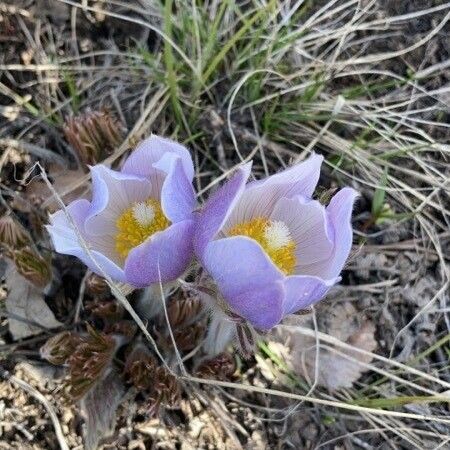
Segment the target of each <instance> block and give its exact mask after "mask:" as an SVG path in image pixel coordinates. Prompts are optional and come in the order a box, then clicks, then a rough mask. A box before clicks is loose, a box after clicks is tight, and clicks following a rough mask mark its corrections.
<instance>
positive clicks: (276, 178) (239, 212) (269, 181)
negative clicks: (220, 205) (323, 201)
mask: <svg viewBox="0 0 450 450" xmlns="http://www.w3.org/2000/svg"><path fill="white" fill-rule="evenodd" d="M322 161H323V156H321V155H317V154H315V153H313V154H312V155H311V156H310V157H309V158H308V159H307V160H306V161H304V162H302V163H300V164H296V165H295V166H293V167H290V168H289V169H286V170H283V171H282V172H280V173H277V174H275V175H272V176H270V177H268V178H266V179H264V180H259V181H256V182H252V183H249V184H248V185H247V188H246V190H245V192H244V193H243V194H242V196H241V199H240V201H239V204H238V205H237V207H236V208H235V210H234V211H233V214H232V215H231V216H230V218H229V220H228V222H227V224H226V226H225V228H229V227H232V226H233V225H235V224H237V223H242V222H247V221H249V220H251V219H253V218H255V217H269V216H270V214H271V213H272V211H273V208H274V206H275V204H276V202H277V201H278V200H279V199H280V198H282V197H287V198H291V197H294V196H296V195H302V196H303V197H306V198H309V197H311V196H312V194H313V192H314V189H315V187H316V185H317V182H318V180H319V176H320V166H321V165H322Z"/></svg>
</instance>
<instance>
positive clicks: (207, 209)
mask: <svg viewBox="0 0 450 450" xmlns="http://www.w3.org/2000/svg"><path fill="white" fill-rule="evenodd" d="M251 166H252V165H251V163H247V164H245V165H243V166H241V167H240V168H239V169H238V170H237V173H236V174H235V175H234V176H233V177H232V178H231V179H230V180H229V181H228V182H226V183H225V184H224V185H223V186H222V187H220V188H219V189H218V190H217V191H216V192H214V193H213V194H212V195H211V196H210V197H209V199H208V201H207V202H206V204H205V205H204V207H203V209H202V211H201V212H200V214H199V216H198V218H197V227H196V228H197V231H196V235H195V237H194V250H195V252H196V254H197V256H199V257H200V258H201V255H202V253H203V251H204V249H205V247H206V245H207V244H208V242H209V241H210V240H211V239H214V237H215V236H216V234H217V233H218V232H219V231H220V229H221V228H222V226H223V224H224V223H225V222H226V220H227V218H228V216H229V215H230V214H231V212H232V211H233V208H234V207H235V205H236V203H237V202H238V201H239V198H240V196H241V195H242V192H243V191H244V189H245V183H246V181H247V178H248V177H249V175H250V170H251Z"/></svg>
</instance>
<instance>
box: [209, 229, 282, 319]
mask: <svg viewBox="0 0 450 450" xmlns="http://www.w3.org/2000/svg"><path fill="white" fill-rule="evenodd" d="M203 265H204V267H205V269H206V271H207V272H208V273H209V275H211V277H212V278H213V279H214V281H215V282H216V284H217V286H218V287H219V290H220V292H221V294H222V295H223V297H224V298H225V300H226V301H227V302H228V304H229V305H230V307H231V309H232V310H233V311H234V312H235V313H237V314H239V315H240V316H242V317H244V318H245V319H247V320H249V321H250V322H252V323H254V324H255V326H261V324H262V323H264V320H266V324H267V323H269V322H270V323H271V322H273V321H276V320H279V318H280V317H281V315H280V314H281V305H282V300H283V295H284V294H283V289H281V288H280V286H278V284H279V283H280V282H281V280H282V279H283V274H282V273H281V272H280V271H279V270H278V268H277V267H276V266H275V265H274V264H273V263H272V261H271V260H270V258H269V257H268V256H267V255H266V253H265V252H264V250H263V249H262V247H261V246H260V245H259V244H258V243H257V242H256V241H254V240H253V239H250V238H248V237H245V236H233V237H229V238H224V239H218V240H216V241H211V242H210V243H209V244H208V245H207V246H206V249H205V251H204V253H203ZM265 317H266V319H265Z"/></svg>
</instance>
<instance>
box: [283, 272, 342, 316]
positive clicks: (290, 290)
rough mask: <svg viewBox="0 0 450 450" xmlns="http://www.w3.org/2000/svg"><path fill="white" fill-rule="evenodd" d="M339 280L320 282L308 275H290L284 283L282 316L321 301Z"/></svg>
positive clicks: (319, 279) (320, 280) (318, 279)
mask: <svg viewBox="0 0 450 450" xmlns="http://www.w3.org/2000/svg"><path fill="white" fill-rule="evenodd" d="M339 280H340V278H339V277H338V278H333V279H331V280H322V279H321V278H318V277H312V276H308V275H292V276H290V277H287V278H286V279H285V282H284V287H285V289H286V297H285V300H284V303H283V315H288V314H292V313H295V312H297V311H298V310H300V309H303V308H306V307H308V306H310V305H313V304H314V303H317V302H318V301H319V300H321V299H322V298H323V297H324V296H325V294H326V293H327V292H328V290H329V289H330V287H331V286H333V285H334V284H336V283H337V282H338V281H339Z"/></svg>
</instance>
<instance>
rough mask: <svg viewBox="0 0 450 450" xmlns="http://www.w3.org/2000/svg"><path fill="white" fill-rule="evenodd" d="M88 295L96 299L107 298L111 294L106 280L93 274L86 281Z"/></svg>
mask: <svg viewBox="0 0 450 450" xmlns="http://www.w3.org/2000/svg"><path fill="white" fill-rule="evenodd" d="M86 293H87V294H89V295H90V296H92V297H95V298H101V299H103V298H105V297H107V296H108V295H110V294H111V290H110V289H109V286H108V283H107V282H106V280H105V279H104V278H103V277H101V276H100V275H97V274H95V273H91V274H90V275H89V276H88V277H87V279H86Z"/></svg>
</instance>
